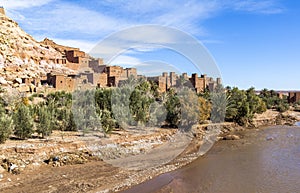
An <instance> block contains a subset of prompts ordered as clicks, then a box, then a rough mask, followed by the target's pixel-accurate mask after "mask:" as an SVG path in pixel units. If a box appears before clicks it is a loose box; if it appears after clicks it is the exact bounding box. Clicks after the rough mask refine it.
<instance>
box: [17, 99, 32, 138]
mask: <svg viewBox="0 0 300 193" xmlns="http://www.w3.org/2000/svg"><path fill="white" fill-rule="evenodd" d="M13 121H14V124H15V129H14V134H15V135H16V136H17V137H19V138H20V139H26V138H28V137H30V136H31V134H32V133H33V132H34V130H33V118H32V117H31V115H30V111H29V108H28V107H27V106H25V105H24V104H20V105H19V107H18V109H17V111H16V112H15V113H14V114H13Z"/></svg>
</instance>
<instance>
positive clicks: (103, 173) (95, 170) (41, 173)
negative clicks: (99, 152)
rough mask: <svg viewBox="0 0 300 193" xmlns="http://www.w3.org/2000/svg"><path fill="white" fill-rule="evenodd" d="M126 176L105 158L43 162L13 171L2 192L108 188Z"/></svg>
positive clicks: (80, 190) (46, 192) (69, 190)
mask: <svg viewBox="0 0 300 193" xmlns="http://www.w3.org/2000/svg"><path fill="white" fill-rule="evenodd" d="M126 177H127V174H126V172H124V173H122V172H120V169H118V168H115V167H112V166H111V165H109V164H106V163H105V162H102V161H95V162H89V163H86V164H84V165H82V164H79V165H69V166H62V167H58V168H55V167H51V166H41V167H40V168H39V169H38V170H31V171H29V170H28V171H25V172H23V173H22V174H21V175H10V176H9V178H10V179H11V182H9V181H7V180H6V181H2V182H0V183H1V186H7V187H6V188H1V189H0V190H1V192H2V193H21V192H24V193H30V192H34V193H36V192H40V193H50V192H51V193H55V192H88V191H92V190H93V189H95V188H98V187H102V189H105V187H107V188H109V187H110V186H111V184H112V183H115V182H116V181H117V180H122V179H124V178H126Z"/></svg>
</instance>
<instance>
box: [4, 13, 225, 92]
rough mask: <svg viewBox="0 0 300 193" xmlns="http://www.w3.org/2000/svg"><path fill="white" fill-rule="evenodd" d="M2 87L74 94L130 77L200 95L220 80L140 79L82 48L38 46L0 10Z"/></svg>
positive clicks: (164, 76)
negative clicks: (186, 84)
mask: <svg viewBox="0 0 300 193" xmlns="http://www.w3.org/2000/svg"><path fill="white" fill-rule="evenodd" d="M0 19H1V20H0V27H1V28H0V86H1V87H2V88H15V89H17V90H18V91H19V92H21V93H24V94H26V93H27V94H30V93H49V92H54V91H68V92H72V91H74V90H76V89H80V88H96V87H98V88H104V87H117V86H119V85H120V84H121V83H122V81H124V80H127V79H128V78H129V77H131V76H132V77H134V78H138V77H139V78H145V79H147V80H149V81H150V80H151V81H153V82H154V83H156V84H157V85H158V88H159V91H160V92H165V91H167V90H168V89H169V88H170V87H172V86H175V85H177V84H179V83H180V81H181V82H182V80H183V79H184V80H186V81H190V83H191V86H192V87H194V88H195V90H196V91H197V92H201V91H203V90H204V89H206V88H208V89H209V90H213V89H214V88H215V86H216V85H217V84H220V83H221V79H220V78H218V79H217V80H213V78H210V77H207V76H206V75H201V76H200V77H199V76H198V74H192V76H191V77H189V76H188V75H187V74H186V73H183V74H182V75H178V74H175V73H174V72H170V73H167V72H163V73H162V75H160V76H156V77H144V76H141V75H137V69H136V68H123V67H121V66H110V65H106V64H105V63H104V61H103V59H101V58H98V59H95V58H93V57H91V56H90V55H88V54H87V53H85V52H83V51H81V50H80V49H79V48H73V47H68V46H62V45H58V44H56V43H55V42H54V41H52V40H50V39H48V38H45V39H44V40H43V41H41V42H38V41H36V40H35V39H34V38H33V37H31V36H30V35H29V34H27V33H26V32H24V31H23V30H22V29H21V28H20V27H19V25H18V24H17V23H16V22H15V21H13V20H12V19H10V18H9V17H8V16H6V14H5V10H4V8H3V7H0Z"/></svg>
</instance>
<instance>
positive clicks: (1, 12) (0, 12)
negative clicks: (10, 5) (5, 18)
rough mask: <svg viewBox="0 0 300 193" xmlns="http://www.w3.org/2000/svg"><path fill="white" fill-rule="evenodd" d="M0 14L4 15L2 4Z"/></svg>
mask: <svg viewBox="0 0 300 193" xmlns="http://www.w3.org/2000/svg"><path fill="white" fill-rule="evenodd" d="M0 14H3V15H5V10H4V7H3V6H0Z"/></svg>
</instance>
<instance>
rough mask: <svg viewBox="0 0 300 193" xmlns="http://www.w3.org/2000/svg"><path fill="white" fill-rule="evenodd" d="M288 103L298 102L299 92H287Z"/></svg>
mask: <svg viewBox="0 0 300 193" xmlns="http://www.w3.org/2000/svg"><path fill="white" fill-rule="evenodd" d="M288 102H289V103H297V102H300V92H289V96H288Z"/></svg>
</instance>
